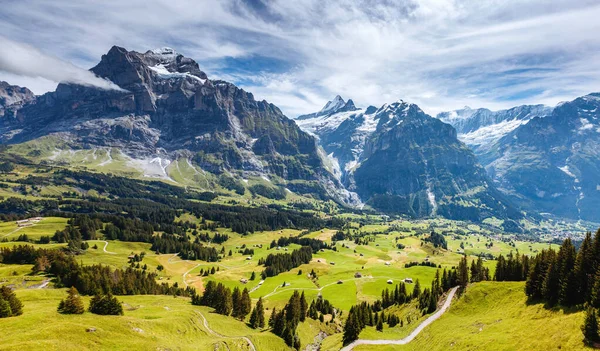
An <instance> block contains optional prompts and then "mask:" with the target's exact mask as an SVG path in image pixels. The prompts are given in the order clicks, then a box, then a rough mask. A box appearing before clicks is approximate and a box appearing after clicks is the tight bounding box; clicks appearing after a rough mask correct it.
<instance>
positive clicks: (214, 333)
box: [196, 311, 256, 351]
mask: <svg viewBox="0 0 600 351" xmlns="http://www.w3.org/2000/svg"><path fill="white" fill-rule="evenodd" d="M196 312H197V313H198V314H199V315H200V317H202V320H203V324H204V328H206V330H207V331H208V332H209V333H210V334H212V335H214V336H217V337H219V338H224V339H242V340H244V341H246V342H247V343H248V346H249V347H250V349H251V350H252V351H256V347H255V346H254V344H253V343H252V340H250V339H249V338H247V337H245V336H225V335H222V334H219V333H217V332H216V331H214V330H212V329H210V326H209V325H208V321H207V320H206V317H204V315H203V314H202V312H200V311H196Z"/></svg>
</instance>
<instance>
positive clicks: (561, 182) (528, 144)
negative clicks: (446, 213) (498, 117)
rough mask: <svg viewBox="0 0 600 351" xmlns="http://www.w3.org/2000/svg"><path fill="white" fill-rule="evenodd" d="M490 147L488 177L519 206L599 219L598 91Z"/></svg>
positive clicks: (599, 127)
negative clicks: (491, 150)
mask: <svg viewBox="0 0 600 351" xmlns="http://www.w3.org/2000/svg"><path fill="white" fill-rule="evenodd" d="M490 148H491V149H493V150H495V151H494V154H492V156H488V157H485V158H482V159H483V164H484V165H485V166H486V169H487V170H488V173H489V174H490V175H491V176H492V177H493V179H494V181H495V182H496V183H497V184H498V185H499V187H500V189H501V190H503V191H504V192H505V193H507V194H509V195H510V196H511V198H512V199H513V200H514V201H516V202H517V203H519V204H521V205H522V206H523V207H525V208H527V209H530V210H534V211H539V212H546V213H551V214H553V215H556V216H561V217H566V218H571V219H583V220H589V221H596V222H597V221H600V206H599V205H600V93H592V94H589V95H586V96H583V97H579V98H577V99H575V100H573V101H570V102H566V103H562V104H560V105H558V106H557V107H556V108H554V109H553V111H552V113H551V114H550V115H549V116H547V117H544V118H540V117H536V118H533V119H531V120H530V121H529V122H528V123H526V124H524V125H522V126H520V127H518V128H516V129H515V130H514V131H512V132H511V133H509V134H507V135H506V136H505V137H503V138H501V139H500V140H498V141H497V142H496V143H494V144H493V145H492V146H491V147H490Z"/></svg>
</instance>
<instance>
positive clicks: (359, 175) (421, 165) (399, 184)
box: [296, 100, 521, 229]
mask: <svg viewBox="0 0 600 351" xmlns="http://www.w3.org/2000/svg"><path fill="white" fill-rule="evenodd" d="M318 114H319V113H317V114H313V115H312V116H313V117H311V118H307V117H304V118H303V119H302V120H296V122H297V123H298V125H299V126H300V127H301V128H303V129H304V130H306V131H308V132H310V133H314V134H315V135H317V136H318V138H319V140H320V142H321V145H322V146H323V148H324V149H325V151H326V153H327V154H328V157H329V158H330V159H331V160H332V162H333V163H334V164H337V166H336V167H335V168H337V169H338V172H336V173H335V174H336V175H338V176H339V177H340V181H342V183H343V184H344V185H345V186H346V187H347V188H348V189H349V190H351V191H355V192H357V193H358V194H359V195H360V197H361V199H362V200H363V201H366V203H367V204H369V205H371V206H373V207H374V208H377V209H380V210H385V211H389V212H400V213H405V214H409V215H412V216H415V217H425V216H431V215H442V216H444V217H448V218H453V219H469V220H474V221H481V220H484V219H485V218H489V217H497V218H502V219H506V228H509V227H510V228H511V229H512V228H514V227H515V226H516V224H515V223H514V222H513V221H512V220H510V219H511V218H512V219H519V218H520V217H521V214H520V213H519V211H517V210H516V209H515V208H514V207H513V206H512V205H511V204H510V203H509V202H508V201H505V200H504V197H503V195H502V194H501V193H499V192H498V191H497V190H496V189H495V188H494V186H493V185H491V184H490V181H489V179H488V177H487V175H486V172H485V170H484V169H483V168H482V167H481V166H480V165H479V164H478V163H477V160H476V158H475V155H474V154H473V153H472V151H471V150H469V149H468V148H467V147H466V146H465V144H463V143H462V142H460V141H459V140H458V139H457V135H456V130H455V129H454V128H453V127H452V126H450V125H449V124H446V123H443V122H441V121H440V120H439V119H436V118H433V117H431V116H429V115H427V114H425V113H424V112H423V111H422V110H421V109H420V108H419V107H418V106H417V105H415V104H411V103H407V102H404V101H402V100H400V101H397V102H394V103H392V104H385V105H383V106H382V107H380V108H375V107H373V106H371V107H369V108H367V109H366V110H364V111H363V110H354V111H349V112H348V111H343V112H337V113H328V114H325V115H321V116H319V115H318Z"/></svg>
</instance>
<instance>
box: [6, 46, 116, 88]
mask: <svg viewBox="0 0 600 351" xmlns="http://www.w3.org/2000/svg"><path fill="white" fill-rule="evenodd" d="M0 47H1V48H2V51H0V71H3V72H6V73H9V74H13V75H17V76H24V77H29V78H41V79H44V80H46V81H48V80H49V81H52V82H55V83H59V82H65V83H75V84H80V85H85V86H91V87H96V88H100V89H103V90H120V91H121V90H123V89H121V88H120V87H119V86H118V85H116V84H114V83H113V82H111V81H109V80H106V79H103V78H100V77H97V76H96V75H94V73H92V72H90V71H88V70H85V69H83V68H80V67H77V66H75V65H73V64H72V63H70V62H66V61H63V60H61V59H59V58H56V57H53V56H49V55H46V54H44V53H42V52H41V51H39V50H37V49H35V48H33V47H31V46H29V45H25V44H20V43H17V42H14V41H12V40H8V39H6V38H4V37H2V36H0Z"/></svg>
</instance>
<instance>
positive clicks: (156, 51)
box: [150, 46, 177, 56]
mask: <svg viewBox="0 0 600 351" xmlns="http://www.w3.org/2000/svg"><path fill="white" fill-rule="evenodd" d="M150 52H152V53H153V54H155V55H161V56H176V55H177V52H176V51H175V50H173V49H171V48H169V47H166V46H165V47H162V48H157V49H154V50H150Z"/></svg>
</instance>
